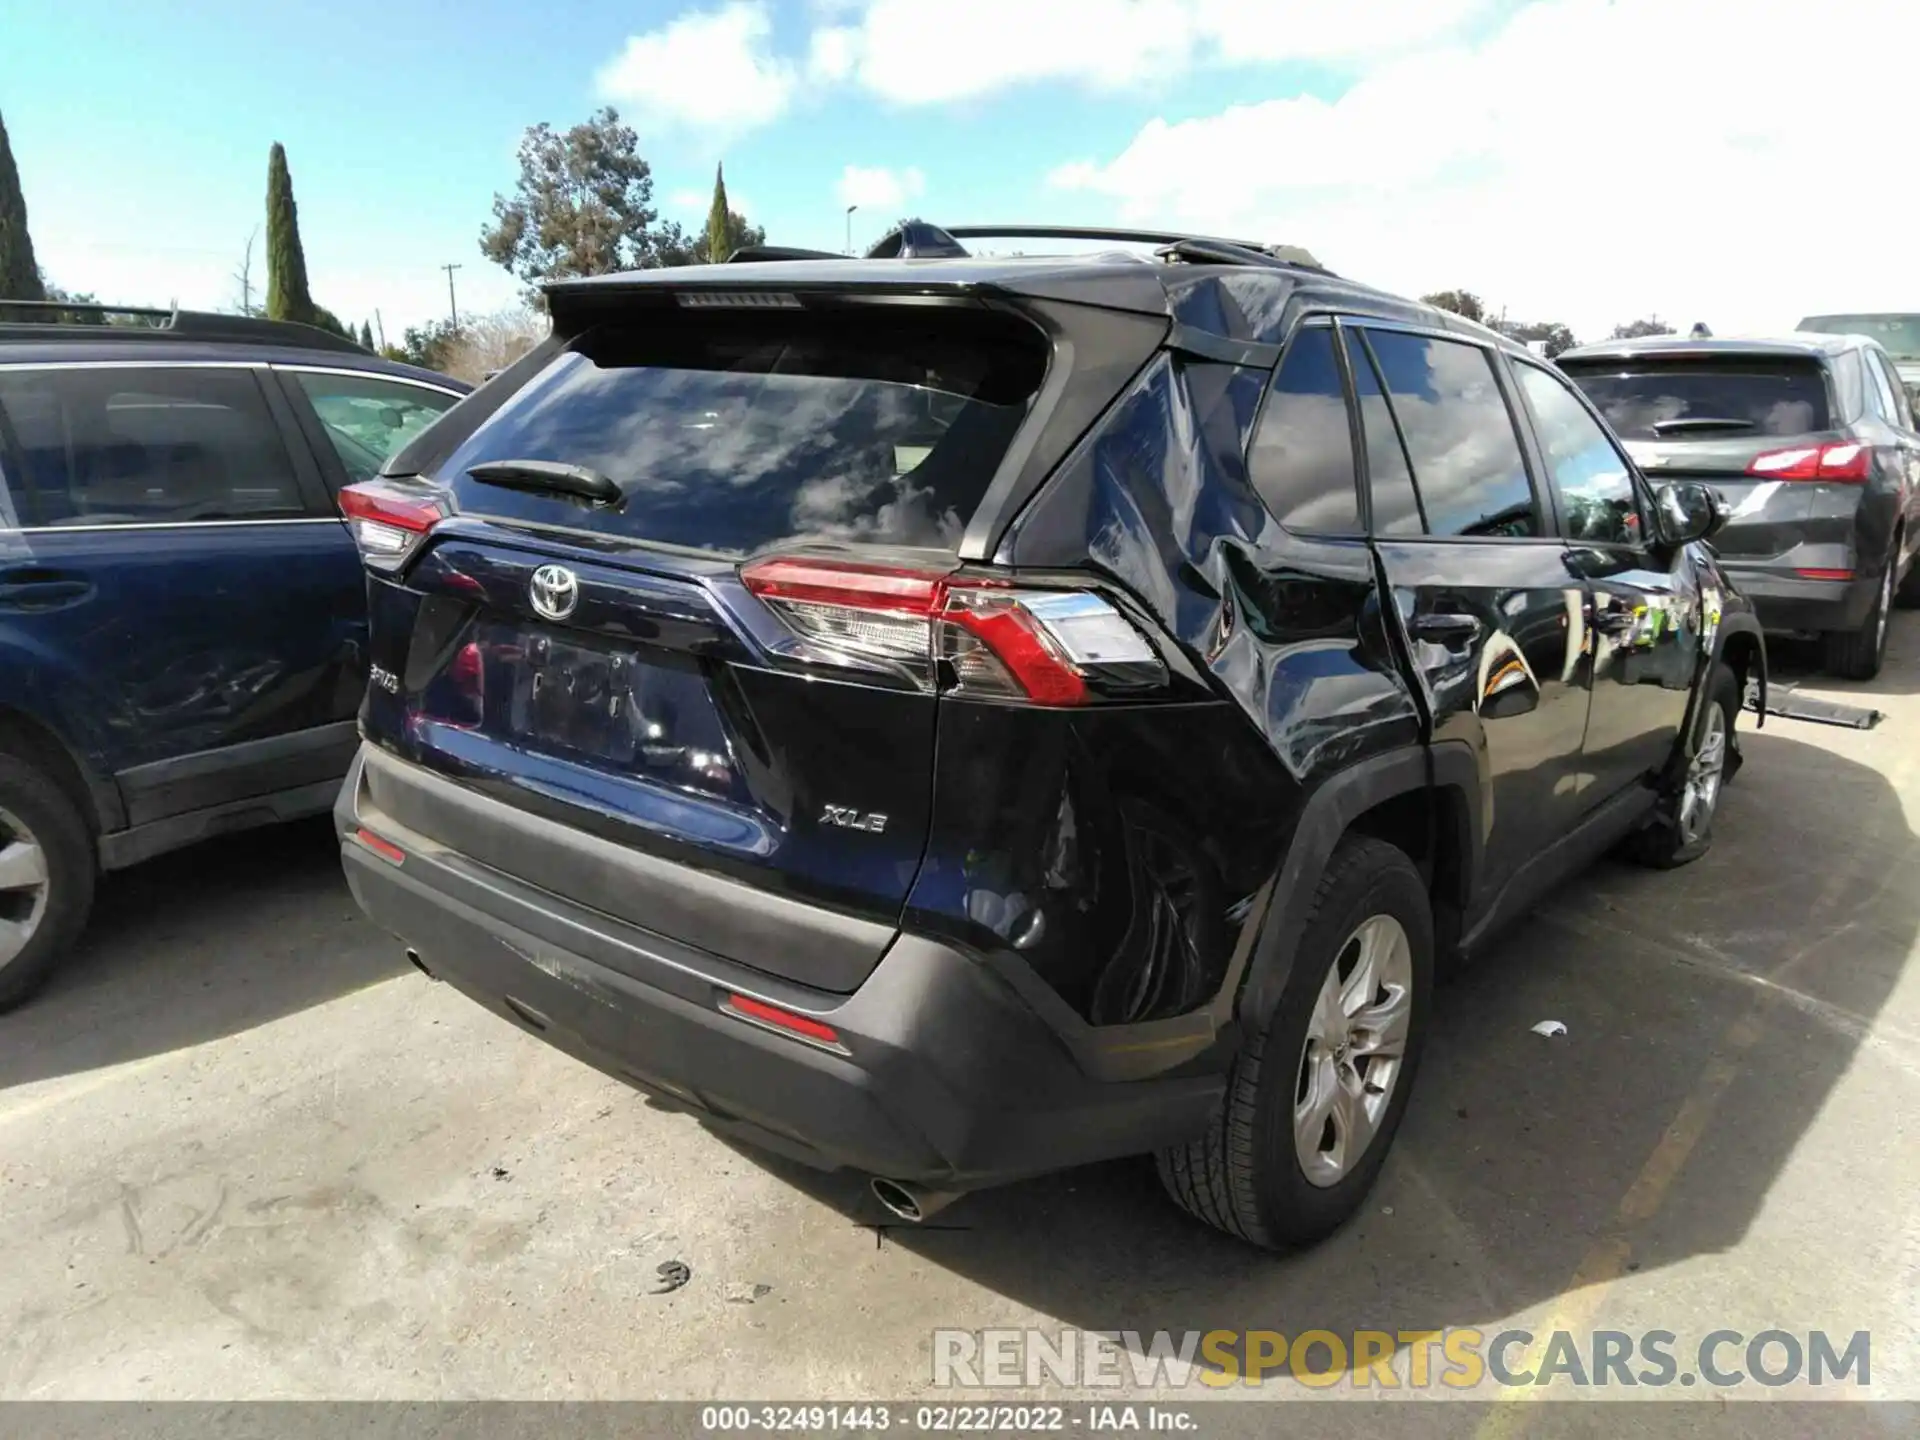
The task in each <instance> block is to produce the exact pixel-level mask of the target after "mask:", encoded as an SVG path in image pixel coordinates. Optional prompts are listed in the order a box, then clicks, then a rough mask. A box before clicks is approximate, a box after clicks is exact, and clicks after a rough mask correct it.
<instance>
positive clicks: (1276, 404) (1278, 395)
mask: <svg viewBox="0 0 1920 1440" xmlns="http://www.w3.org/2000/svg"><path fill="white" fill-rule="evenodd" d="M1247 471H1248V473H1249V475H1250V476H1251V477H1252V479H1253V488H1254V489H1255V490H1257V491H1259V492H1260V498H1261V499H1262V500H1264V501H1266V503H1267V508H1268V509H1269V510H1271V511H1272V512H1273V517H1274V519H1276V520H1278V521H1279V522H1280V523H1281V524H1282V525H1285V526H1286V527H1287V528H1288V529H1290V530H1306V531H1321V532H1330V533H1334V534H1353V533H1355V532H1357V531H1358V530H1359V529H1360V502H1359V492H1358V489H1357V488H1356V485H1355V481H1354V466H1353V431H1352V427H1351V425H1350V424H1349V422H1348V419H1347V393H1346V386H1345V385H1344V384H1342V383H1341V380H1340V365H1339V362H1338V361H1337V360H1336V359H1335V358H1334V350H1333V331H1332V330H1331V329H1330V328H1329V327H1327V326H1324V325H1320V326H1314V327H1312V328H1310V329H1306V330H1302V331H1301V332H1300V333H1299V334H1298V335H1296V336H1295V337H1294V340H1293V343H1292V344H1291V345H1289V346H1288V347H1287V353H1286V357H1285V358H1284V359H1283V360H1281V362H1280V369H1279V371H1278V372H1277V373H1276V374H1275V375H1274V379H1273V389H1272V391H1271V392H1270V393H1269V394H1268V395H1267V403H1266V407H1265V408H1264V409H1263V410H1262V411H1261V413H1260V423H1259V424H1258V425H1257V426H1256V427H1255V428H1254V432H1253V444H1252V446H1251V447H1250V448H1249V450H1248V452H1247Z"/></svg>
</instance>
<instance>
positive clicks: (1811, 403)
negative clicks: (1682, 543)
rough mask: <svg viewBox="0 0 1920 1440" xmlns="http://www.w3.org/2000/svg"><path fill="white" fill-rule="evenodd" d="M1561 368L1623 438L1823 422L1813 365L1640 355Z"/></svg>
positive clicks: (1823, 392)
mask: <svg viewBox="0 0 1920 1440" xmlns="http://www.w3.org/2000/svg"><path fill="white" fill-rule="evenodd" d="M1561 368H1562V369H1564V370H1566V372H1567V373H1568V374H1569V375H1571V376H1572V377H1573V381H1574V383H1575V384H1576V385H1578V386H1579V387H1580V388H1581V389H1582V390H1584V391H1586V392H1587V398H1588V399H1590V400H1592V401H1593V403H1594V405H1595V406H1596V407H1598V409H1599V411H1600V413H1601V414H1602V415H1604V416H1606V417H1607V423H1608V424H1609V425H1611V426H1612V427H1613V431H1614V433H1615V434H1616V435H1618V436H1620V438H1621V439H1623V440H1684V439H1687V438H1689V437H1692V438H1711V437H1714V436H1722V437H1725V436H1735V435H1805V434H1807V433H1808V432H1809V431H1812V430H1825V429H1826V428H1827V427H1828V423H1829V422H1828V419H1827V384H1826V377H1825V375H1824V374H1823V373H1822V371H1821V368H1820V364H1819V362H1818V361H1816V360H1790V359H1781V360H1763V359H1745V358H1728V359H1725V360H1650V359H1647V358H1646V357H1644V356H1641V357H1636V358H1635V359H1632V360H1615V361H1611V362H1603V361H1580V362H1577V363H1575V364H1564V363H1563V365H1562V367H1561Z"/></svg>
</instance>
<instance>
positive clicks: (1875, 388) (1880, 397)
mask: <svg viewBox="0 0 1920 1440" xmlns="http://www.w3.org/2000/svg"><path fill="white" fill-rule="evenodd" d="M1864 358H1865V360H1866V366H1867V409H1868V410H1870V411H1871V412H1872V413H1874V414H1875V415H1878V416H1879V417H1880V418H1881V419H1882V420H1884V421H1886V422H1887V423H1888V424H1889V425H1891V424H1892V423H1893V418H1894V416H1896V415H1898V414H1899V413H1900V412H1899V410H1898V409H1897V408H1896V407H1895V405H1894V403H1893V391H1892V390H1891V389H1889V388H1888V386H1887V377H1886V376H1884V375H1882V374H1881V373H1880V367H1879V366H1878V365H1875V364H1874V363H1873V358H1874V357H1873V355H1872V354H1871V353H1869V354H1867V355H1866V356H1865V357H1864Z"/></svg>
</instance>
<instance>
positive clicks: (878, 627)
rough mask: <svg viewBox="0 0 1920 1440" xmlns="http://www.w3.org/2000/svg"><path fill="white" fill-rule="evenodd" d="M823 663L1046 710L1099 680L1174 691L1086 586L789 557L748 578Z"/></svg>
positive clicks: (749, 570)
mask: <svg viewBox="0 0 1920 1440" xmlns="http://www.w3.org/2000/svg"><path fill="white" fill-rule="evenodd" d="M740 578H741V581H742V582H743V583H744V584H745V585H746V587H747V589H748V590H750V591H752V592H753V593H754V594H755V595H757V596H759V597H760V598H761V599H762V600H764V601H766V602H767V604H768V606H769V607H770V608H771V609H772V610H773V611H774V613H775V614H777V615H778V616H779V617H780V618H781V620H782V621H784V622H785V624H786V626H787V628H788V629H789V630H791V631H792V632H793V633H794V635H795V636H796V637H798V638H799V639H800V640H802V641H804V642H806V644H807V647H808V649H809V651H810V652H812V655H813V657H814V658H821V659H825V660H827V661H828V662H830V663H832V662H836V661H838V662H851V663H853V664H855V665H857V666H861V667H868V668H870V667H872V666H875V665H878V666H881V667H884V668H886V669H889V670H891V671H893V672H894V673H897V674H902V675H905V676H907V677H908V678H910V679H912V680H913V681H914V683H916V684H918V685H920V686H921V687H922V688H923V689H929V690H931V689H933V688H935V686H936V683H937V677H938V673H939V670H938V667H939V662H941V661H943V660H944V661H946V662H947V663H948V664H949V665H950V666H951V667H952V675H953V686H954V688H955V689H957V690H961V691H966V692H969V693H973V694H985V695H1003V696H1007V697H1009V698H1013V699H1024V700H1029V701H1032V702H1034V703H1036V704H1040V705H1079V704H1083V703H1085V701H1086V700H1087V698H1088V696H1089V693H1090V692H1089V688H1088V681H1089V680H1094V681H1098V682H1101V683H1104V684H1107V685H1112V686H1118V687H1121V688H1138V687H1141V686H1151V685H1159V684H1164V683H1165V681H1166V678H1167V675H1166V669H1165V667H1164V666H1163V665H1162V664H1161V663H1160V657H1159V655H1158V654H1156V653H1155V651H1154V649H1153V647H1152V645H1150V644H1149V643H1148V642H1147V639H1146V637H1145V636H1144V635H1142V634H1141V633H1140V632H1139V631H1138V630H1136V629H1135V628H1134V627H1133V626H1132V625H1131V624H1130V623H1128V621H1127V619H1126V618H1125V617H1124V616H1123V615H1121V613H1120V612H1119V611H1118V610H1116V609H1114V607H1113V606H1112V605H1110V604H1108V603H1107V601H1106V600H1104V599H1102V598H1101V597H1100V596H1098V595H1094V594H1092V593H1090V592H1088V591H1084V590H1026V589H1018V588H1015V587H1014V586H1011V585H1005V584H999V583H995V582H991V581H987V582H981V581H975V580H967V581H954V580H951V579H949V578H948V577H946V576H944V575H934V574H927V573H925V572H922V571H915V570H902V569H893V568H888V567H883V566H873V565H862V564H857V563H856V564H849V563H846V562H842V561H838V560H824V559H821V560H816V559H811V558H806V557H793V556H784V557H777V558H773V559H767V560H756V561H754V562H752V563H751V564H748V565H746V566H745V567H743V568H742V569H741V572H740Z"/></svg>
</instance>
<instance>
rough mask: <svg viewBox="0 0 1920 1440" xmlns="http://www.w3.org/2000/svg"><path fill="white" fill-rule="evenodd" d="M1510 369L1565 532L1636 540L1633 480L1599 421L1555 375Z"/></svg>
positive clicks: (1610, 540) (1602, 540) (1615, 541)
mask: <svg viewBox="0 0 1920 1440" xmlns="http://www.w3.org/2000/svg"><path fill="white" fill-rule="evenodd" d="M1513 368H1514V373H1515V374H1517V375H1518V376H1519V377H1520V390H1521V393H1522V394H1523V395H1525V396H1526V400H1527V409H1528V410H1529V411H1531V412H1532V414H1533V429H1534V433H1535V434H1536V435H1537V436H1538V437H1539V439H1540V448H1541V450H1542V451H1543V452H1545V454H1546V460H1547V475H1548V478H1549V479H1550V480H1551V481H1552V482H1553V488H1554V490H1555V492H1556V493H1558V495H1559V497H1560V511H1561V514H1562V515H1563V516H1564V517H1565V520H1566V533H1567V534H1568V535H1569V536H1570V537H1572V538H1573V539H1576V540H1591V541H1593V542H1595V543H1596V544H1611V545H1634V544H1638V543H1639V541H1640V538H1641V537H1640V507H1639V504H1638V502H1637V501H1636V499H1635V497H1634V493H1633V479H1632V477H1631V475H1630V474H1629V473H1628V471H1627V466H1626V462H1625V461H1624V460H1622V459H1621V458H1620V452H1619V451H1618V450H1616V449H1614V446H1613V441H1611V440H1609V439H1608V438H1607V432H1606V431H1605V430H1602V429H1601V428H1600V422H1599V421H1597V420H1595V419H1594V418H1593V416H1592V415H1590V414H1588V413H1587V407H1586V406H1584V405H1582V404H1581V403H1580V402H1579V400H1578V399H1576V398H1575V397H1574V394H1573V392H1572V391H1571V390H1569V389H1568V388H1567V386H1566V385H1565V384H1564V383H1563V382H1562V381H1561V380H1560V379H1559V378H1558V377H1557V376H1554V375H1549V374H1548V373H1547V372H1546V371H1544V370H1542V369H1540V368H1538V367H1537V366H1533V365H1526V364H1516V365H1515V366H1514V367H1513Z"/></svg>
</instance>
